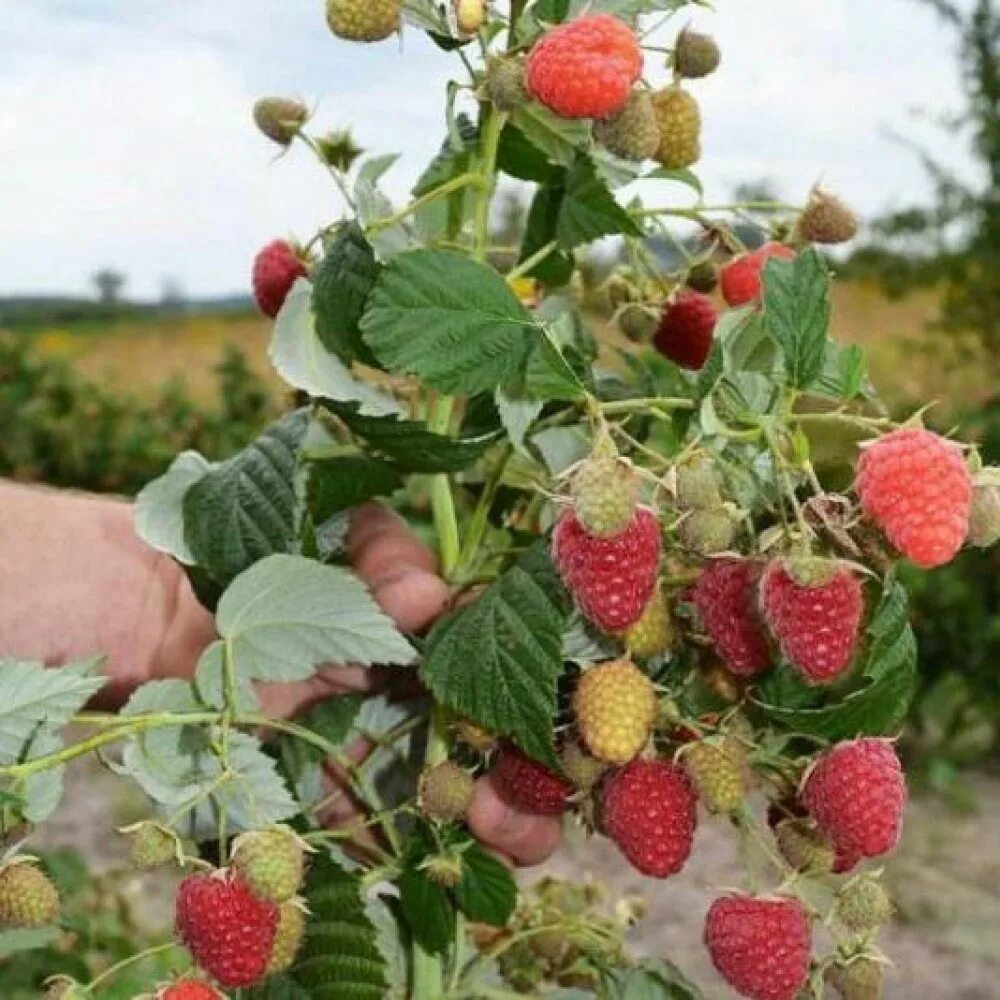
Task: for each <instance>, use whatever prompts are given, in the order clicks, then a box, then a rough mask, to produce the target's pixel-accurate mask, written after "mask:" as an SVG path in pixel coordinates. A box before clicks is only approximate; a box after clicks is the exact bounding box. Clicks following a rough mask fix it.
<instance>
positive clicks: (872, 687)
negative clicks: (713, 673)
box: [758, 581, 917, 740]
mask: <svg viewBox="0 0 1000 1000" xmlns="http://www.w3.org/2000/svg"><path fill="white" fill-rule="evenodd" d="M908 609H909V602H908V600H907V595H906V590H905V588H904V587H903V585H902V584H900V583H898V582H895V581H891V582H890V583H889V584H888V585H887V586H886V589H885V592H884V593H883V595H882V600H881V602H880V603H879V606H878V608H877V609H876V611H875V613H874V615H873V617H872V620H871V622H870V624H869V625H868V628H867V629H866V634H867V647H866V650H865V655H864V659H863V662H862V664H861V666H860V669H859V671H858V683H857V684H856V685H855V686H854V687H853V689H852V690H850V691H849V692H848V693H846V694H843V693H841V692H836V693H832V694H831V695H830V696H829V697H828V698H825V699H824V700H825V703H824V704H821V705H819V706H815V707H813V706H812V705H809V704H808V703H807V707H799V706H797V705H796V704H795V702H796V701H797V700H798V699H799V695H800V694H801V695H802V696H803V697H808V698H809V699H810V701H812V700H814V697H815V695H816V694H817V692H816V689H807V688H806V685H804V684H803V683H801V682H800V681H796V683H795V684H793V685H791V686H790V684H789V676H788V675H787V674H786V675H784V676H782V675H779V676H777V677H775V678H767V679H766V680H765V682H764V683H763V684H762V685H761V686H760V688H759V691H758V698H759V699H760V701H759V704H760V706H761V708H762V709H763V710H764V711H765V712H766V713H767V714H768V715H769V716H770V717H771V718H772V719H774V720H775V721H780V722H783V723H784V724H785V725H787V726H788V727H789V728H790V729H793V730H795V731H796V732H804V733H812V734H814V735H816V736H823V737H825V738H827V739H830V740H839V739H848V738H853V737H855V736H861V735H868V736H881V735H885V734H887V733H889V734H891V733H893V732H894V731H895V729H896V728H897V727H898V726H899V725H900V724H901V723H902V721H903V719H904V718H905V716H906V710H907V708H908V707H909V704H910V701H911V699H912V697H913V692H914V688H915V683H916V665H917V644H916V639H915V638H914V635H913V630H912V628H911V627H910V623H909V619H908ZM799 689H805V690H804V691H800V690H799ZM819 694H820V696H822V695H823V693H822V692H819ZM789 702H791V703H792V704H791V706H790V707H786V705H787V704H788V703H789Z"/></svg>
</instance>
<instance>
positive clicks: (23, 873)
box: [0, 858, 59, 928]
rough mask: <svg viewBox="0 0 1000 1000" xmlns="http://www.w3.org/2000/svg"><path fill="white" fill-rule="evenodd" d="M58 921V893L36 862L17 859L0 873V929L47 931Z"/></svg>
mask: <svg viewBox="0 0 1000 1000" xmlns="http://www.w3.org/2000/svg"><path fill="white" fill-rule="evenodd" d="M58 919H59V891H58V890H57V889H56V887H55V885H54V884H53V883H52V880H51V879H50V878H49V877H48V875H46V874H45V872H43V871H42V870H41V868H39V867H38V865H37V864H35V862H34V861H32V860H28V859H23V858H15V859H14V860H12V861H10V862H9V863H8V864H7V865H6V866H5V867H4V868H3V869H2V870H0V927H5V928H13V927H46V926H47V925H49V924H54V923H55V922H56V921H57V920H58Z"/></svg>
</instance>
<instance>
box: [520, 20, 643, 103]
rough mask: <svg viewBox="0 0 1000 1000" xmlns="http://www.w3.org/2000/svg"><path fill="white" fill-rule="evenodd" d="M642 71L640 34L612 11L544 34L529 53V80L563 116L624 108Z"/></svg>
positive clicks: (535, 91) (537, 95)
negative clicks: (638, 35)
mask: <svg viewBox="0 0 1000 1000" xmlns="http://www.w3.org/2000/svg"><path fill="white" fill-rule="evenodd" d="M641 75H642V50H641V49H640V48H639V42H638V40H637V39H636V37H635V32H634V31H632V29H631V28H630V27H629V26H628V25H627V24H625V23H624V21H619V20H618V18H616V17H612V16H611V15H610V14H592V15H590V16H588V17H580V18H577V19H576V20H575V21H570V22H568V23H567V24H561V25H559V26H558V27H556V28H553V29H552V30H551V31H549V32H547V33H546V34H545V35H544V36H543V37H542V39H541V40H540V41H539V42H538V43H537V44H536V45H535V47H534V48H533V49H532V50H531V52H530V53H529V55H528V61H527V65H526V67H525V84H526V85H527V88H528V92H529V93H530V94H531V96H532V97H534V98H536V99H537V100H539V101H541V102H542V104H544V105H545V106H546V107H547V108H549V109H550V110H552V111H554V112H555V113H556V114H557V115H561V116H562V117H563V118H607V117H608V116H609V115H613V114H615V113H616V112H618V111H621V109H622V108H623V107H624V106H625V103H626V102H627V101H628V98H629V94H630V93H631V91H632V84H633V83H635V81H636V80H638V79H639V77H640V76H641Z"/></svg>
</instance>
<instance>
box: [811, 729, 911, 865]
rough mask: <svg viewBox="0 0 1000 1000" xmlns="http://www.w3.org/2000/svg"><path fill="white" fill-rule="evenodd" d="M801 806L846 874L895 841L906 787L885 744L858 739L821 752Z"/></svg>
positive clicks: (889, 849) (888, 848) (898, 768)
mask: <svg viewBox="0 0 1000 1000" xmlns="http://www.w3.org/2000/svg"><path fill="white" fill-rule="evenodd" d="M802 804H803V805H804V806H805V807H806V809H808V810H809V814H810V815H811V816H812V817H813V819H815V820H816V823H817V825H818V826H819V828H820V829H821V830H822V831H823V833H824V834H826V836H827V837H828V838H829V839H830V842H831V843H832V844H833V846H834V847H835V848H836V850H837V854H838V866H844V867H843V868H842V869H841V870H844V871H847V870H848V869H849V868H853V867H854V865H855V864H856V863H857V861H858V860H859V859H860V858H874V857H877V856H878V855H880V854H885V853H886V852H887V851H891V850H892V849H893V848H894V847H895V846H896V844H897V842H898V841H899V834H900V830H901V828H902V825H903V809H904V807H905V805H906V782H905V780H904V778H903V772H902V769H901V768H900V766H899V758H898V757H897V756H896V751H895V750H894V749H893V746H892V743H891V741H889V740H881V739H868V738H864V739H857V740H849V741H846V742H844V743H838V744H837V745H836V746H834V747H831V748H830V749H829V750H827V751H825V752H824V753H823V754H822V755H821V756H820V758H819V760H818V761H817V762H816V765H815V766H814V767H813V769H812V770H811V771H810V772H809V773H808V774H807V775H806V779H805V782H804V784H803V786H802Z"/></svg>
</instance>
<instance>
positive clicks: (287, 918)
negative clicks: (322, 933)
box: [267, 899, 306, 975]
mask: <svg viewBox="0 0 1000 1000" xmlns="http://www.w3.org/2000/svg"><path fill="white" fill-rule="evenodd" d="M305 936H306V909H305V902H304V901H303V900H301V899H286V900H285V902H283V903H282V904H281V906H279V907H278V928H277V930H276V931H275V932H274V942H273V943H272V944H271V957H270V959H269V960H268V963H267V974H268V975H271V974H273V973H275V972H284V971H285V969H287V968H289V967H290V966H291V964H292V962H294V961H295V956H296V955H297V954H298V953H299V949H300V948H301V947H302V939H303V938H304V937H305Z"/></svg>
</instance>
